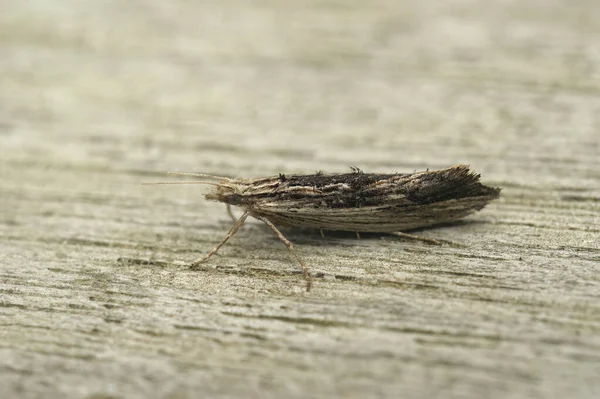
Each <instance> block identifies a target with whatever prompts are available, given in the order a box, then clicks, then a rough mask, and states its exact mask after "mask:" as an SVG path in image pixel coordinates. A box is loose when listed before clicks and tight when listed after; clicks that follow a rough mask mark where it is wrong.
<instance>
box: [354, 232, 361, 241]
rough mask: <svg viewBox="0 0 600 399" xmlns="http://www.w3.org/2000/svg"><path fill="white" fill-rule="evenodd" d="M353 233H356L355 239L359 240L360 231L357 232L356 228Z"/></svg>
mask: <svg viewBox="0 0 600 399" xmlns="http://www.w3.org/2000/svg"><path fill="white" fill-rule="evenodd" d="M355 233H356V239H357V240H360V233H359V232H358V230H357V231H355Z"/></svg>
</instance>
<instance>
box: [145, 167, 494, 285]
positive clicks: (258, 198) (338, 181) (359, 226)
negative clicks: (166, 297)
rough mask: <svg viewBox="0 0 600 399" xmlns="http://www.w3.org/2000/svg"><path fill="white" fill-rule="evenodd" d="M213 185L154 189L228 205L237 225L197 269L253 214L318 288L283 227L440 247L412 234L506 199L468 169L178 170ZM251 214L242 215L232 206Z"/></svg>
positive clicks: (308, 280) (197, 182)
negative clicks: (263, 173) (238, 174)
mask: <svg viewBox="0 0 600 399" xmlns="http://www.w3.org/2000/svg"><path fill="white" fill-rule="evenodd" d="M171 174H175V175H183V176H197V177H204V178H209V179H212V180H213V181H210V180H207V181H180V182H165V183H162V182H159V183H146V184H207V185H210V186H212V189H211V191H210V192H209V193H207V194H206V199H208V200H211V201H218V202H222V203H224V204H226V205H227V212H228V213H229V215H230V216H231V218H232V219H233V220H234V221H235V222H234V224H233V227H231V230H229V233H227V235H226V236H225V237H224V238H223V239H222V240H221V242H220V243H219V244H218V245H217V246H216V247H215V248H214V249H213V250H212V251H210V252H209V253H208V255H206V256H204V257H203V258H201V259H198V260H197V261H195V262H194V263H192V265H191V268H192V269H197V268H199V267H200V264H202V263H204V262H206V261H207V260H208V259H210V257H212V256H213V255H214V254H216V253H217V252H218V251H219V249H220V248H221V247H222V246H223V245H224V244H225V243H226V242H227V240H229V239H230V238H231V237H233V236H234V235H235V234H236V233H237V232H238V230H239V229H240V227H241V226H242V225H243V224H244V222H245V221H246V219H247V218H248V216H252V217H254V218H256V219H258V220H261V221H262V222H264V223H265V224H266V225H267V226H269V228H270V229H271V230H273V232H274V233H275V234H276V235H277V236H278V237H279V239H280V240H281V241H282V242H283V243H284V244H285V245H286V246H287V248H288V250H289V251H290V253H291V254H292V255H293V256H294V257H295V258H296V260H297V261H298V263H299V265H300V268H301V270H302V272H303V274H304V277H305V279H306V290H307V291H310V288H311V283H312V279H311V275H310V272H309V270H308V267H307V266H306V264H305V263H304V261H303V260H302V259H301V258H300V256H298V254H297V252H296V251H295V249H294V245H293V244H292V243H291V242H290V241H289V240H288V239H287V238H285V236H284V235H283V234H282V233H281V231H279V229H278V228H277V227H276V226H286V227H302V228H313V229H319V230H320V231H321V234H323V231H324V230H330V231H351V232H356V234H357V236H358V234H359V233H361V232H371V233H388V234H393V235H399V236H403V237H410V238H416V239H420V240H423V241H427V242H432V243H436V240H432V239H427V238H422V237H417V236H413V235H410V234H406V233H404V231H407V230H412V229H418V228H423V227H429V226H434V225H438V224H442V223H449V222H453V221H455V220H458V219H461V218H464V217H465V216H467V215H469V214H471V213H473V212H475V211H478V210H480V209H482V208H484V207H485V206H486V205H487V204H488V203H489V202H490V201H491V200H493V199H496V198H498V196H499V194H500V189H499V188H493V187H488V186H485V185H483V184H481V183H480V182H479V180H480V175H479V174H476V173H473V172H471V171H470V169H469V166H467V165H455V166H452V167H450V168H446V169H441V170H426V171H422V172H415V173H390V174H379V173H364V172H362V171H361V170H360V169H358V168H352V172H351V173H337V174H323V173H321V172H319V173H316V174H312V175H283V174H280V175H279V176H273V177H264V178H258V179H236V178H228V177H219V176H213V175H205V174H199V173H177V172H174V173H171ZM232 205H233V206H236V207H239V208H241V209H242V210H243V214H242V216H240V217H239V218H237V219H236V218H235V217H234V216H233V214H232V212H231V206H232Z"/></svg>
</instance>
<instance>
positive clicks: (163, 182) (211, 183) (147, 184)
mask: <svg viewBox="0 0 600 399" xmlns="http://www.w3.org/2000/svg"><path fill="white" fill-rule="evenodd" d="M157 184H209V185H211V186H226V187H229V185H227V184H219V183H215V182H214V181H198V180H188V181H185V180H183V181H151V182H144V183H142V186H155V185H157Z"/></svg>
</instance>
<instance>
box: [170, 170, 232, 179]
mask: <svg viewBox="0 0 600 399" xmlns="http://www.w3.org/2000/svg"><path fill="white" fill-rule="evenodd" d="M167 174H168V175H176V176H196V177H209V178H211V179H221V180H228V181H231V180H232V179H231V178H229V177H223V176H215V175H207V174H204V173H192V172H167Z"/></svg>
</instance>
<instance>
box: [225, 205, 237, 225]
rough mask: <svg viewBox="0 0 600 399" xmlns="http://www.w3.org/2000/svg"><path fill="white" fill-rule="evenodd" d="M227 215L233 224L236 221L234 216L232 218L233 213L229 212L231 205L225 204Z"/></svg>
mask: <svg viewBox="0 0 600 399" xmlns="http://www.w3.org/2000/svg"><path fill="white" fill-rule="evenodd" d="M227 214H228V215H229V217H230V218H231V220H233V222H234V223H235V222H236V221H237V219H236V218H235V216H233V212H231V205H229V204H227Z"/></svg>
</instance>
